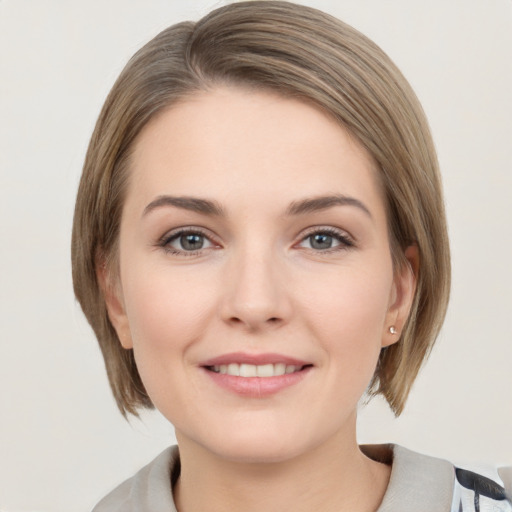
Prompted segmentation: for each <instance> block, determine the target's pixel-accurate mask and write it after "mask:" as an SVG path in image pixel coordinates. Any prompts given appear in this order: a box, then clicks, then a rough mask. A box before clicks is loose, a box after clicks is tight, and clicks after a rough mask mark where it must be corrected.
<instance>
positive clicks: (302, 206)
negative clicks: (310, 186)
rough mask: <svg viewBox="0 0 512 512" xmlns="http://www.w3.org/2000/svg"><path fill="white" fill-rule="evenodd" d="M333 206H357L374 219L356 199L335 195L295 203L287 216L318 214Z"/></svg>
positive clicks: (287, 212)
mask: <svg viewBox="0 0 512 512" xmlns="http://www.w3.org/2000/svg"><path fill="white" fill-rule="evenodd" d="M333 206H355V207H356V208H359V209H360V210H362V211H363V212H364V213H366V215H368V216H369V217H370V218H372V214H371V213H370V210H369V209H368V208H367V207H366V205H365V204H364V203H362V202H361V201H360V200H359V199H356V198H355V197H349V196H344V195H343V194H335V195H330V196H319V197H312V198H306V199H301V200H300V201H294V202H293V203H292V204H291V205H290V206H289V207H288V209H287V210H286V214H287V215H302V214H305V213H311V212H317V211H321V210H326V209H328V208H332V207H333Z"/></svg>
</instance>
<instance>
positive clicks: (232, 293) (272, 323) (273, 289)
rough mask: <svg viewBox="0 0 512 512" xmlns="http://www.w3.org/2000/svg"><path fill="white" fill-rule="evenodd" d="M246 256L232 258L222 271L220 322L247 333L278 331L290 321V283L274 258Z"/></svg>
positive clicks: (255, 255) (258, 255) (268, 256)
mask: <svg viewBox="0 0 512 512" xmlns="http://www.w3.org/2000/svg"><path fill="white" fill-rule="evenodd" d="M250 252H251V251H246V252H245V254H240V255H235V256H233V258H232V261H231V262H230V264H229V265H227V267H226V272H225V275H224V277H225V282H224V286H223V290H224V291H223V299H222V305H221V315H222V318H223V320H224V321H225V322H227V323H229V324H231V325H233V326H240V327H243V328H245V329H247V330H249V331H259V330H265V329H270V328H275V327H279V326H281V325H283V324H285V323H287V322H288V321H289V319H290V317H291V312H292V308H291V302H290V296H289V295H290V289H289V284H290V283H288V286H287V283H286V273H285V272H283V268H282V265H279V262H278V259H277V258H276V257H273V256H272V254H263V251H261V252H259V253H257V254H255V253H252V254H248V253H250ZM269 252H270V251H269Z"/></svg>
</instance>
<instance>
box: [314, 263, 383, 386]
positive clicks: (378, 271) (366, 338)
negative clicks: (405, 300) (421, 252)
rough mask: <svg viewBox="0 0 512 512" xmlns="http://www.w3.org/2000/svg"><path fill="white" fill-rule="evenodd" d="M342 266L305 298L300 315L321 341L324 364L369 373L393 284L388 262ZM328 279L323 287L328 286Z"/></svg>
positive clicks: (380, 335) (374, 361) (381, 331)
mask: <svg viewBox="0 0 512 512" xmlns="http://www.w3.org/2000/svg"><path fill="white" fill-rule="evenodd" d="M368 268H371V269H372V270H371V271H370V270H367V271H365V270H362V269H361V268H359V269H354V268H344V269H340V270H339V271H337V272H333V273H332V275H331V276H330V279H329V280H328V281H327V280H326V281H325V283H326V285H324V286H320V285H318V284H317V285H316V286H315V289H314V290H310V293H309V297H310V298H309V299H305V300H304V304H305V305H306V307H305V310H304V311H305V312H304V319H305V321H307V322H308V323H309V329H310V330H313V331H314V332H315V336H316V337H317V339H319V340H321V342H322V348H323V350H324V353H325V356H326V358H328V360H329V364H331V365H333V366H335V367H340V366H342V367H343V371H342V373H343V374H344V375H353V374H354V372H364V374H366V375H369V376H370V377H371V375H372V374H373V371H374V368H375V364H376V362H377V358H378V355H379V353H380V349H381V344H382V336H383V330H384V329H385V321H386V314H387V311H388V307H389V297H390V290H391V286H392V269H391V264H389V265H385V264H380V265H373V266H370V265H369V266H368ZM327 283H328V285H327Z"/></svg>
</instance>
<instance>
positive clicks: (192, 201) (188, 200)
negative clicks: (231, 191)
mask: <svg viewBox="0 0 512 512" xmlns="http://www.w3.org/2000/svg"><path fill="white" fill-rule="evenodd" d="M163 206H174V207H176V208H182V209H184V210H190V211H192V212H197V213H202V214H203V215H212V216H219V217H222V216H224V210H223V209H222V206H220V204H219V203H217V202H216V201H211V200H209V199H199V198H197V197H187V196H184V197H176V196H158V197H157V198H156V199H155V200H153V201H151V203H149V204H148V205H147V206H146V208H144V212H143V213H142V216H143V217H144V216H145V215H147V214H148V213H149V212H151V211H153V210H155V209H157V208H161V207H163Z"/></svg>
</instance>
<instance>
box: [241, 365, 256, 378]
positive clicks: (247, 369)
mask: <svg viewBox="0 0 512 512" xmlns="http://www.w3.org/2000/svg"><path fill="white" fill-rule="evenodd" d="M240 377H256V366H255V365H253V364H241V365H240Z"/></svg>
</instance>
